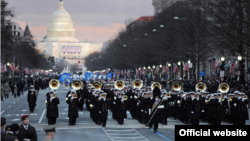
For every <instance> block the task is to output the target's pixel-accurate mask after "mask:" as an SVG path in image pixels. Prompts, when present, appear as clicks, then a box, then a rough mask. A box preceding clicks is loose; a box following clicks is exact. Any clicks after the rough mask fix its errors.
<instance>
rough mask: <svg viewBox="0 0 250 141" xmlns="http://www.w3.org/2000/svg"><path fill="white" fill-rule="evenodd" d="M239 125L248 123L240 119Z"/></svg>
mask: <svg viewBox="0 0 250 141" xmlns="http://www.w3.org/2000/svg"><path fill="white" fill-rule="evenodd" d="M238 125H246V120H244V119H239V124H238Z"/></svg>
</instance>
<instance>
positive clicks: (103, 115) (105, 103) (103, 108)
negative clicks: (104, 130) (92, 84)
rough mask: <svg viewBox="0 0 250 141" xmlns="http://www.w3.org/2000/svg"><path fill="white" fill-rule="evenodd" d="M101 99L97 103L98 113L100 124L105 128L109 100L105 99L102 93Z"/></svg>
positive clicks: (105, 94)
mask: <svg viewBox="0 0 250 141" xmlns="http://www.w3.org/2000/svg"><path fill="white" fill-rule="evenodd" d="M101 96H102V99H101V100H100V101H99V103H100V107H101V108H100V111H99V113H101V122H102V127H106V123H107V118H108V111H109V110H108V109H109V108H110V107H109V106H110V104H109V103H110V102H109V100H108V99H107V98H106V96H107V93H102V95H101Z"/></svg>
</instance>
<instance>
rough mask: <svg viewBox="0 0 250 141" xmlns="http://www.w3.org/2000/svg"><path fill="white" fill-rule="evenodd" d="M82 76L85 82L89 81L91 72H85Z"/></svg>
mask: <svg viewBox="0 0 250 141" xmlns="http://www.w3.org/2000/svg"><path fill="white" fill-rule="evenodd" d="M84 76H85V81H90V79H91V77H92V73H91V72H86V73H85V75H84Z"/></svg>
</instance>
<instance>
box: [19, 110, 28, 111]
mask: <svg viewBox="0 0 250 141" xmlns="http://www.w3.org/2000/svg"><path fill="white" fill-rule="evenodd" d="M20 111H28V110H20Z"/></svg>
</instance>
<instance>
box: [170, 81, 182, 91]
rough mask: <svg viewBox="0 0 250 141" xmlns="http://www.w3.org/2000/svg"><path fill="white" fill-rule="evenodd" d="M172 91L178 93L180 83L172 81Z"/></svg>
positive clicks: (180, 87)
mask: <svg viewBox="0 0 250 141" xmlns="http://www.w3.org/2000/svg"><path fill="white" fill-rule="evenodd" d="M172 89H173V90H179V91H180V90H181V89H182V86H181V83H180V82H179V81H174V82H173V83H172Z"/></svg>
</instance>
